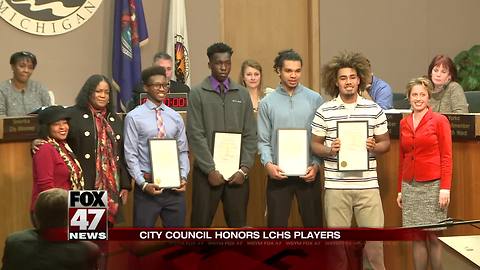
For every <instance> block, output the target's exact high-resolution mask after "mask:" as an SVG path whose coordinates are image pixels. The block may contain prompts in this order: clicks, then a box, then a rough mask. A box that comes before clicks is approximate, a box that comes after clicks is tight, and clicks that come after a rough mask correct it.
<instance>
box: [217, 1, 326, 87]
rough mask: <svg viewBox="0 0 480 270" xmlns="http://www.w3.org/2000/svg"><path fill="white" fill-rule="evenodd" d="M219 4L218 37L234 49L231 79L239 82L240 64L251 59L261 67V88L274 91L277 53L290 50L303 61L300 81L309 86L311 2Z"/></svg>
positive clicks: (223, 2)
mask: <svg viewBox="0 0 480 270" xmlns="http://www.w3.org/2000/svg"><path fill="white" fill-rule="evenodd" d="M220 1H221V3H222V4H221V5H220V6H221V13H222V15H221V16H222V17H223V25H222V27H221V31H222V33H221V36H222V37H223V40H224V41H225V42H226V43H228V44H229V45H231V46H232V48H233V50H234V54H233V65H232V72H231V74H230V75H231V78H232V79H235V80H237V79H238V76H239V70H240V65H241V63H242V62H243V61H244V60H245V59H248V58H252V59H255V60H257V61H258V62H260V64H261V65H262V68H263V75H264V86H268V87H272V88H275V87H276V86H277V84H278V82H279V80H278V77H277V74H276V73H275V72H274V71H273V68H272V66H273V59H274V58H275V56H276V55H277V53H278V52H279V51H280V50H284V49H289V48H293V49H294V50H296V51H297V52H299V53H300V55H301V56H302V58H303V60H304V61H303V73H302V77H303V78H302V82H303V84H305V85H307V86H311V83H312V82H311V79H310V72H309V70H310V67H311V55H310V51H311V49H310V47H311V46H310V45H309V42H310V40H311V39H310V38H309V35H310V33H311V32H313V31H310V29H311V27H310V26H309V24H310V22H311V19H310V14H311V13H310V12H311V11H310V10H309V7H310V2H311V1H309V0H297V1H295V4H292V3H293V2H292V1H288V0H277V1H275V0H262V1H255V0H228V1H225V0H220ZM222 7H223V8H222ZM317 10H318V9H317ZM317 18H318V17H317ZM315 27H318V24H317V25H315ZM318 54H319V52H318Z"/></svg>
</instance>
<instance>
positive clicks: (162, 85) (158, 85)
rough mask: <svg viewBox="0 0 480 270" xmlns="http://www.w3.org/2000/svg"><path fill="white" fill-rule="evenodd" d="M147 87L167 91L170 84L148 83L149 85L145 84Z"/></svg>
mask: <svg viewBox="0 0 480 270" xmlns="http://www.w3.org/2000/svg"><path fill="white" fill-rule="evenodd" d="M147 86H148V87H152V88H153V89H163V90H169V89H170V82H168V83H150V84H147Z"/></svg>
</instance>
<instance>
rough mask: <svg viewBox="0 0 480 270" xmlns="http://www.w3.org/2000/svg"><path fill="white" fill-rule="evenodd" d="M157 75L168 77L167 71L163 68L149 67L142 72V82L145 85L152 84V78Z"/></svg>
mask: <svg viewBox="0 0 480 270" xmlns="http://www.w3.org/2000/svg"><path fill="white" fill-rule="evenodd" d="M155 75H161V76H164V77H167V75H166V73H165V69H164V68H163V67H157V66H153V67H149V68H146V69H144V70H143V71H142V82H143V84H145V85H147V84H148V83H149V82H150V77H152V76H155Z"/></svg>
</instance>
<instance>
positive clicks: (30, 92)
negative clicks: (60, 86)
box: [0, 51, 51, 116]
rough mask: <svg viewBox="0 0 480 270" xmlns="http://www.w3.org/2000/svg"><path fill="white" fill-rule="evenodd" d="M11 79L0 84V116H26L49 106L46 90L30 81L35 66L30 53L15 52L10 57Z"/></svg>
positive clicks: (33, 57) (35, 62) (35, 63)
mask: <svg viewBox="0 0 480 270" xmlns="http://www.w3.org/2000/svg"><path fill="white" fill-rule="evenodd" d="M10 66H11V67H12V71H13V78H11V79H9V80H6V81H3V82H1V83H0V115H6V116H21V115H27V114H29V113H31V112H33V111H35V110H37V109H38V108H40V107H42V106H50V105H51V100H50V96H49V94H48V90H47V88H46V87H45V86H43V85H41V84H40V83H39V82H37V81H33V80H30V76H32V74H33V70H34V69H35V67H36V66H37V58H36V57H35V55H33V54H32V53H31V52H25V51H22V52H16V53H14V54H12V56H11V57H10Z"/></svg>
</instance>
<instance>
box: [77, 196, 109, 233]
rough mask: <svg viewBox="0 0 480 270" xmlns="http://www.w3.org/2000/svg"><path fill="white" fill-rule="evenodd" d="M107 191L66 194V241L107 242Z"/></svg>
mask: <svg viewBox="0 0 480 270" xmlns="http://www.w3.org/2000/svg"><path fill="white" fill-rule="evenodd" d="M107 196H108V195H107V191H105V190H70V191H69V192H68V240H107V239H108V223H107V220H108V219H107V202H108V197H107Z"/></svg>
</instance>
